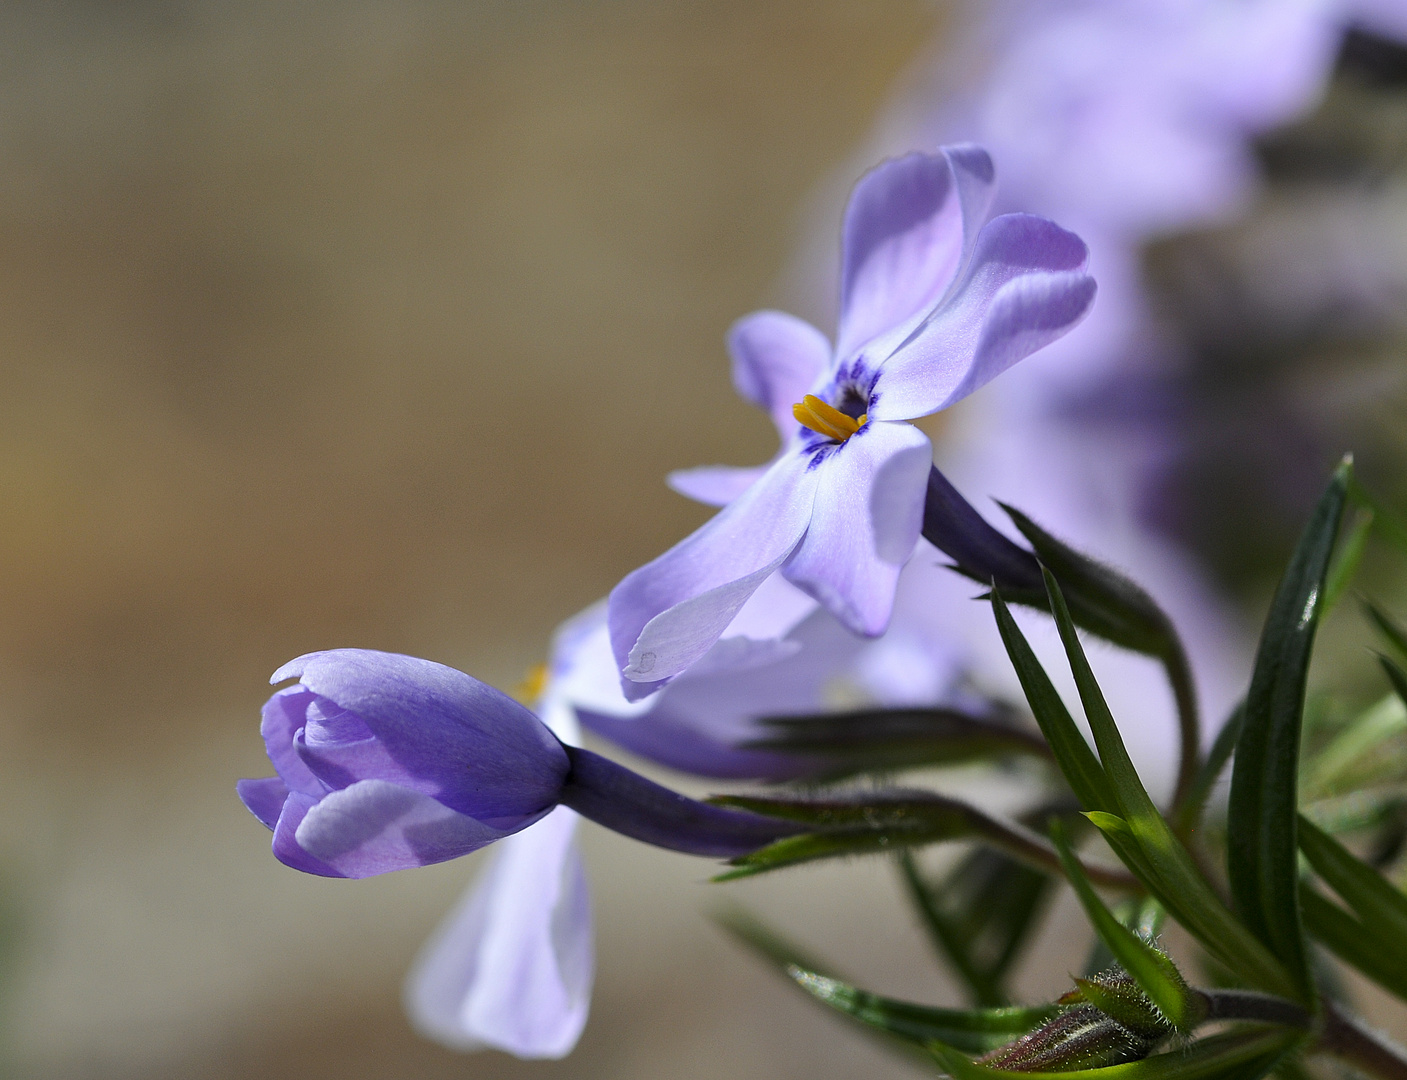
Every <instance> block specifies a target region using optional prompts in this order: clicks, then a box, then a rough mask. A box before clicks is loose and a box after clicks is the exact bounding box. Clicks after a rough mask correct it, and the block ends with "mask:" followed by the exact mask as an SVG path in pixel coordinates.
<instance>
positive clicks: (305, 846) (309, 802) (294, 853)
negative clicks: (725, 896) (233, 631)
mask: <svg viewBox="0 0 1407 1080" xmlns="http://www.w3.org/2000/svg"><path fill="white" fill-rule="evenodd" d="M295 675H296V676H298V677H299V678H300V679H301V680H302V681H301V682H300V683H299V684H298V685H297V686H291V687H288V688H287V689H285V690H280V691H279V692H278V693H276V694H274V696H273V697H272V698H270V699H269V701H268V703H267V704H266V705H265V706H264V722H263V725H262V732H263V735H264V744H265V747H266V748H267V750H268V754H269V760H270V761H272V762H273V765H274V771H275V772H277V773H278V775H277V776H275V777H270V778H268V779H265V780H241V781H240V782H239V784H238V785H237V789H238V791H239V796H240V798H241V799H242V800H244V805H245V806H246V807H248V808H249V810H250V812H251V813H253V814H254V816H255V817H257V818H258V819H259V820H260V821H262V822H263V823H264V824H265V825H266V826H268V827H269V828H270V829H272V830H273V833H274V844H273V846H274V854H275V855H276V856H277V857H278V858H279V860H280V861H281V862H284V863H286V864H288V865H289V866H292V867H293V868H294V869H296V870H302V871H305V872H306V873H309V874H320V875H322V876H324V877H369V876H371V875H372V874H384V873H387V872H389V871H391V870H402V869H405V868H407V867H412V866H426V865H428V864H430V863H437V862H443V861H445V860H446V859H454V858H457V857H459V856H460V855H467V854H468V853H469V852H471V851H474V850H476V849H478V848H481V847H483V846H484V845H485V844H490V843H492V842H493V841H495V840H500V839H502V838H504V837H505V836H509V835H511V834H512V833H515V832H518V831H519V830H521V829H525V828H527V827H528V826H529V825H531V824H532V823H533V822H535V821H537V820H538V819H539V818H541V817H543V816H545V815H546V814H547V813H548V811H550V810H551V809H552V808H553V807H554V806H557V805H558V804H562V805H566V806H570V807H572V808H573V809H575V810H577V811H578V812H580V813H581V814H582V815H583V816H585V817H589V818H591V819H592V820H593V821H598V822H600V823H601V824H603V825H605V826H606V827H607V828H609V829H614V830H615V831H616V832H620V833H624V834H625V835H626V836H631V837H634V838H635V839H637V840H642V841H644V842H645V843H647V844H654V845H655V846H657V847H664V848H669V849H670V850H673V851H684V852H688V853H691V854H694V855H710V856H720V857H732V856H735V855H741V854H744V853H746V852H749V851H753V850H756V849H757V848H759V847H762V846H763V845H764V844H768V843H771V842H772V841H773V840H775V839H777V838H778V837H780V836H784V835H788V834H790V833H792V832H795V831H796V829H795V828H794V827H790V826H785V825H779V824H778V822H777V821H776V820H775V819H771V818H765V817H760V816H758V815H755V814H750V813H745V812H741V811H737V810H728V809H724V808H722V807H717V806H711V805H709V804H707V803H698V802H695V801H694V800H692V799H688V798H685V797H684V796H683V795H679V794H676V793H675V792H672V791H669V790H668V789H666V788H662V787H660V786H659V785H658V784H654V783H652V782H650V781H649V780H646V779H645V778H644V777H641V776H636V775H635V774H634V773H632V772H630V771H629V770H627V769H623V768H621V767H620V766H619V765H615V764H613V763H612V762H609V761H607V760H606V759H605V758H602V757H600V756H598V755H596V754H593V753H591V752H590V751H588V750H578V749H575V748H571V747H565V746H563V745H562V743H561V742H559V741H558V740H557V739H556V737H555V736H553V734H552V732H551V731H549V730H548V729H547V727H546V726H545V725H544V724H543V723H542V721H540V720H539V719H538V718H537V717H536V716H534V715H533V714H532V713H531V712H529V711H528V710H527V709H526V708H524V707H523V706H522V705H519V704H518V703H517V702H516V701H514V700H513V699H512V698H510V697H508V696H506V695H504V694H501V693H499V692H498V691H497V690H495V689H493V687H491V686H485V685H484V684H483V683H481V682H479V681H478V680H477V679H474V678H471V677H470V676H468V675H465V674H464V673H463V672H461V671H455V670H454V669H453V668H448V667H445V666H444V665H442V664H435V663H431V662H430V661H428V660H417V659H416V658H414V657H411V656H398V655H396V654H394V653H381V652H372V651H370V650H367V649H334V650H332V651H330V652H320V653H309V654H308V655H306V656H301V657H299V658H298V659H297V660H294V661H292V662H291V663H288V664H285V665H284V666H283V667H281V668H279V670H278V671H276V672H274V677H273V681H275V682H280V681H282V680H284V679H288V678H292V677H293V676H295Z"/></svg>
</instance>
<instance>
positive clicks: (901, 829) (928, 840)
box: [712, 791, 1119, 884]
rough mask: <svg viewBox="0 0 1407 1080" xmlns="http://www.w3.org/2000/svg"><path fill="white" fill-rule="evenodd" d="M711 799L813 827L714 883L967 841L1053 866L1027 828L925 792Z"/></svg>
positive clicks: (741, 860)
mask: <svg viewBox="0 0 1407 1080" xmlns="http://www.w3.org/2000/svg"><path fill="white" fill-rule="evenodd" d="M712 801H713V802H715V803H718V804H719V805H722V806H735V807H739V808H740V809H743V810H751V811H753V812H754V813H758V814H767V815H769V816H771V817H779V818H783V819H785V820H787V821H797V822H803V823H805V824H807V825H809V826H811V827H812V828H813V831H811V832H806V833H801V834H799V835H796V836H788V837H785V838H783V839H781V840H777V841H775V842H774V843H771V844H768V845H767V846H766V847H763V848H760V849H758V850H757V851H754V852H751V853H749V854H747V855H740V856H738V857H737V858H735V859H733V860H732V865H733V866H734V867H736V869H734V870H731V871H729V872H727V873H724V874H721V875H719V876H718V877H717V878H715V879H714V880H715V881H729V880H732V879H734V878H740V877H750V876H751V875H753V874H759V873H762V872H764V871H767V870H777V869H780V868H782V867H785V866H793V865H796V864H797V863H803V862H811V861H813V860H815V859H826V858H837V857H841V856H846V855H868V854H874V853H876V852H883V851H899V850H902V849H904V848H910V847H921V846H924V845H927V844H935V843H942V842H945V841H952V840H965V839H980V840H984V841H986V842H988V843H992V844H996V845H998V846H1000V847H1003V848H1004V849H1006V850H1008V851H1010V852H1012V853H1013V854H1015V855H1017V856H1018V857H1020V858H1023V859H1025V860H1027V861H1028V862H1031V863H1034V864H1037V865H1041V864H1046V865H1054V862H1055V853H1054V851H1053V850H1052V849H1051V848H1050V847H1049V845H1047V844H1046V843H1045V842H1044V841H1043V840H1042V839H1041V837H1040V836H1038V835H1037V834H1035V833H1033V832H1031V830H1029V829H1027V828H1025V827H1024V826H1021V825H1018V824H1016V823H1014V822H1000V821H997V820H996V819H995V818H993V817H991V816H990V815H989V814H986V813H984V812H983V811H981V810H979V809H977V808H976V807H975V806H971V805H969V804H967V803H965V802H961V801H960V800H957V799H951V798H948V797H946V796H943V795H937V794H934V793H932V792H927V791H901V792H883V793H877V792H872V793H869V794H867V795H865V796H863V797H860V796H856V797H853V798H849V799H782V798H765V797H762V796H744V795H725V796H718V797H716V798H714V799H713V800H712ZM1104 879H1105V881H1106V883H1109V882H1111V881H1112V883H1115V884H1118V883H1119V881H1118V879H1117V878H1112V879H1111V878H1110V877H1109V876H1108V875H1107V874H1106V875H1104Z"/></svg>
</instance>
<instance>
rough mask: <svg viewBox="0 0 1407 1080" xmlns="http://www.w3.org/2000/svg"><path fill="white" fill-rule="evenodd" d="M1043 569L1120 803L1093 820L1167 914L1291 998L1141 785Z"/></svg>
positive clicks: (1262, 985)
mask: <svg viewBox="0 0 1407 1080" xmlns="http://www.w3.org/2000/svg"><path fill="white" fill-rule="evenodd" d="M1043 572H1044V574H1045V583H1046V589H1047V591H1048V593H1049V600H1050V611H1051V615H1052V616H1053V617H1054V619H1055V625H1056V627H1057V629H1058V630H1059V631H1060V639H1061V642H1062V643H1063V644H1064V646H1065V652H1066V656H1067V658H1068V659H1069V662H1070V669H1071V671H1072V673H1073V674H1074V676H1075V685H1076V687H1077V688H1078V690H1079V693H1080V699H1081V701H1082V702H1083V704H1084V707H1085V716H1086V718H1087V719H1088V720H1089V725H1090V730H1091V731H1093V733H1094V740H1095V744H1096V745H1097V746H1098V747H1099V753H1100V756H1101V758H1102V760H1103V762H1104V772H1105V774H1106V776H1107V779H1108V783H1109V787H1110V789H1111V796H1112V798H1113V801H1114V804H1115V805H1114V806H1113V807H1110V808H1109V809H1108V810H1105V813H1109V811H1110V810H1112V811H1113V814H1112V817H1113V818H1114V820H1112V821H1111V820H1109V818H1107V817H1099V816H1095V817H1091V821H1093V823H1094V824H1095V825H1096V826H1097V827H1098V828H1099V829H1100V831H1101V832H1102V833H1103V834H1104V837H1105V839H1106V840H1107V841H1108V842H1109V845H1110V846H1111V847H1112V848H1113V849H1114V850H1115V852H1116V853H1117V854H1118V855H1119V857H1120V858H1121V859H1123V860H1124V862H1125V865H1127V866H1128V867H1129V869H1130V870H1132V871H1133V872H1134V873H1135V874H1137V875H1138V877H1139V879H1140V880H1141V881H1142V882H1143V883H1144V884H1145V885H1146V886H1147V887H1148V889H1149V891H1150V892H1152V893H1153V895H1154V896H1156V897H1157V898H1158V900H1159V901H1160V902H1161V903H1162V905H1163V906H1164V907H1165V908H1166V909H1167V910H1168V912H1169V914H1171V915H1172V916H1173V917H1174V918H1176V919H1177V920H1178V922H1180V923H1182V924H1183V926H1185V927H1187V929H1188V930H1190V931H1191V932H1192V933H1193V934H1194V935H1195V936H1196V937H1197V938H1198V939H1199V940H1200V941H1201V942H1202V944H1203V945H1205V946H1206V947H1207V948H1208V949H1209V950H1210V951H1211V952H1212V954H1213V955H1214V956H1217V957H1218V958H1220V959H1221V960H1222V961H1223V962H1224V963H1226V964H1227V965H1228V966H1229V967H1231V968H1232V969H1233V970H1235V971H1237V972H1238V973H1240V974H1241V975H1242V976H1243V977H1244V978H1246V979H1247V980H1249V981H1250V982H1251V983H1252V984H1253V985H1255V986H1257V987H1258V988H1259V989H1262V990H1269V991H1271V992H1273V993H1285V992H1286V991H1287V990H1288V989H1289V985H1288V981H1287V980H1288V976H1287V974H1286V972H1285V971H1284V969H1283V968H1282V967H1281V965H1280V964H1278V963H1277V962H1276V960H1275V958H1274V957H1273V956H1271V955H1270V953H1269V952H1267V950H1266V949H1265V947H1264V946H1263V945H1261V944H1260V942H1258V941H1257V940H1256V939H1255V937H1254V936H1253V935H1252V934H1251V933H1250V932H1249V931H1248V930H1247V929H1246V927H1245V926H1243V925H1242V924H1241V923H1240V922H1239V921H1238V920H1237V919H1236V917H1235V916H1234V915H1232V913H1231V912H1230V911H1228V910H1227V909H1226V906H1225V905H1224V904H1223V903H1222V902H1221V899H1220V898H1219V897H1218V896H1217V895H1216V893H1215V892H1214V891H1213V890H1212V887H1211V886H1210V885H1209V884H1208V883H1207V880H1206V878H1204V877H1203V876H1202V874H1201V872H1200V871H1199V870H1198V869H1197V866H1196V864H1195V863H1194V862H1193V861H1192V856H1191V855H1190V854H1188V852H1187V849H1186V848H1185V847H1183V845H1182V841H1180V840H1179V839H1178V838H1177V837H1176V836H1175V835H1174V834H1173V831H1172V829H1171V828H1170V827H1169V825H1168V823H1167V821H1166V820H1165V819H1164V818H1163V815H1162V814H1160V813H1159V812H1158V808H1157V807H1156V806H1154V804H1153V800H1152V798H1150V797H1149V795H1148V792H1147V790H1146V789H1145V788H1144V787H1143V782H1142V781H1141V780H1140V779H1139V776H1138V770H1137V769H1135V768H1134V765H1133V760H1132V759H1131V758H1130V757H1129V754H1128V749H1127V748H1126V747H1125V746H1124V740H1123V736H1121V735H1120V734H1119V728H1118V725H1117V724H1115V723H1114V717H1113V715H1112V714H1111V713H1110V712H1109V706H1108V704H1107V702H1106V701H1105V700H1104V694H1103V692H1102V691H1101V690H1100V689H1099V684H1098V682H1097V681H1096V680H1095V678H1094V672H1093V671H1092V670H1091V669H1090V666H1089V661H1088V659H1087V658H1086V657H1085V653H1084V648H1083V647H1082V646H1081V645H1080V639H1079V636H1078V635H1077V634H1076V632H1075V626H1074V623H1073V622H1072V621H1071V619H1070V613H1069V610H1068V609H1067V608H1066V606H1065V598H1064V595H1063V594H1062V592H1061V588H1060V585H1059V583H1058V582H1057V581H1056V580H1055V577H1054V575H1052V574H1051V573H1050V572H1049V570H1044V568H1043ZM1100 809H1103V808H1100ZM1120 819H1121V820H1120ZM1106 826H1107V827H1106Z"/></svg>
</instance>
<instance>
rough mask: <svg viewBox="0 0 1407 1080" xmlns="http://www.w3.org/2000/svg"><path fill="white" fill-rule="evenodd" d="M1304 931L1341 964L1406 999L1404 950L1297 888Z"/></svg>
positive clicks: (1311, 891) (1307, 888) (1316, 895)
mask: <svg viewBox="0 0 1407 1080" xmlns="http://www.w3.org/2000/svg"><path fill="white" fill-rule="evenodd" d="M1300 907H1301V910H1302V911H1303V913H1304V925H1305V928H1306V929H1307V930H1308V931H1309V932H1310V934H1311V935H1313V936H1314V937H1315V938H1316V939H1317V940H1318V941H1320V942H1322V943H1323V944H1324V945H1326V946H1328V948H1329V950H1330V951H1331V952H1333V954H1334V955H1335V956H1337V957H1338V958H1339V959H1340V960H1342V961H1343V962H1344V963H1346V964H1349V965H1351V966H1352V967H1356V968H1357V969H1358V970H1359V971H1361V972H1362V973H1363V974H1364V975H1366V976H1368V978H1370V979H1372V980H1373V981H1374V982H1376V983H1377V984H1378V985H1379V986H1381V987H1383V989H1385V990H1389V991H1391V992H1392V993H1394V994H1396V995H1397V996H1398V997H1400V998H1402V999H1403V1000H1407V950H1404V949H1403V948H1401V947H1400V946H1399V945H1397V944H1395V943H1393V942H1391V941H1383V940H1381V939H1380V938H1379V937H1378V936H1377V935H1376V934H1374V933H1373V932H1372V931H1371V930H1369V929H1368V928H1367V927H1366V926H1364V925H1363V923H1362V922H1360V921H1359V920H1358V919H1356V918H1354V916H1352V915H1350V914H1349V913H1348V912H1347V911H1345V910H1344V909H1343V908H1341V907H1339V905H1338V904H1335V903H1334V902H1333V901H1332V900H1328V899H1326V898H1325V897H1323V896H1322V895H1320V894H1319V893H1318V892H1316V891H1315V890H1314V889H1312V888H1311V887H1310V886H1308V885H1301V886H1300Z"/></svg>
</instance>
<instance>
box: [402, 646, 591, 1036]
mask: <svg viewBox="0 0 1407 1080" xmlns="http://www.w3.org/2000/svg"><path fill="white" fill-rule="evenodd" d="M574 637H575V635H574V633H573V627H572V625H571V624H568V625H566V626H564V627H563V628H562V630H560V631H559V632H558V634H557V638H556V640H555V641H554V643H553V649H552V657H553V659H552V664H551V665H550V667H547V668H546V669H545V670H544V671H543V673H542V676H543V677H542V679H541V683H542V685H541V686H540V687H533V686H529V687H525V690H526V694H525V696H526V697H531V698H535V699H536V700H535V702H534V710H535V711H536V713H537V714H538V716H539V717H541V719H542V721H543V723H545V724H546V725H547V727H548V728H549V729H550V730H551V731H552V733H553V734H554V735H556V736H557V738H558V739H560V740H561V741H562V742H564V743H567V744H569V745H573V746H575V745H577V744H579V743H580V742H581V735H580V728H579V725H578V724H577V720H576V716H575V714H574V713H573V712H572V710H571V708H570V707H569V706H568V705H567V704H566V703H565V702H564V701H563V700H562V693H561V678H560V675H561V669H562V664H563V658H564V657H566V656H570V655H571V653H572V650H573V647H574ZM577 821H578V816H577V813H576V811H574V810H572V809H570V808H568V807H565V806H559V807H557V809H555V810H553V811H552V812H551V813H549V814H548V815H547V816H546V817H545V818H543V819H542V820H541V821H538V822H536V823H534V824H532V825H529V826H528V827H527V828H526V829H524V830H523V831H522V832H519V833H515V834H514V835H512V836H509V837H507V838H506V839H504V840H503V841H501V842H500V843H499V844H498V845H497V847H496V848H495V850H494V852H493V854H492V855H490V856H489V857H490V859H491V860H492V861H491V862H490V863H489V864H488V865H487V866H486V867H484V869H483V870H482V871H481V872H480V874H479V876H478V877H477V879H476V880H475V881H474V883H473V884H472V885H471V886H470V887H469V889H468V890H467V891H466V892H465V894H464V896H463V898H462V899H461V900H460V902H459V903H458V904H457V905H456V906H455V908H454V909H453V910H452V911H451V912H450V913H449V915H448V916H446V917H445V919H444V921H443V922H442V923H441V924H440V926H439V928H438V929H437V930H436V931H435V933H434V934H433V935H432V936H431V938H430V939H429V940H428V941H427V942H426V943H425V946H424V947H423V948H422V949H421V951H420V955H419V957H417V959H416V962H415V964H414V966H413V967H412V968H411V971H410V974H409V975H407V976H406V983H405V995H404V996H405V1006H406V1011H407V1012H408V1013H409V1015H410V1018H411V1020H412V1022H413V1023H414V1024H415V1026H416V1028H417V1029H418V1030H419V1031H420V1032H421V1033H422V1034H424V1035H426V1036H427V1037H429V1038H432V1039H434V1040H435V1041H436V1042H439V1043H442V1044H444V1045H446V1046H449V1047H451V1048H453V1049H456V1050H477V1049H480V1048H483V1047H491V1048H493V1049H496V1050H503V1051H506V1052H507V1053H510V1054H513V1055H515V1056H517V1057H520V1058H560V1057H564V1056H565V1055H566V1054H568V1053H570V1052H571V1050H572V1048H573V1047H575V1046H576V1043H577V1040H578V1039H579V1038H580V1037H581V1032H582V1030H583V1028H584V1027H585V1026H586V1018H587V1013H588V1012H589V1010H590V1005H591V983H592V977H593V974H594V963H595V962H594V949H593V945H592V926H591V898H590V893H589V890H588V888H587V883H586V874H585V870H584V868H583V866H582V859H581V846H580V843H579V842H578V839H577Z"/></svg>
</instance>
